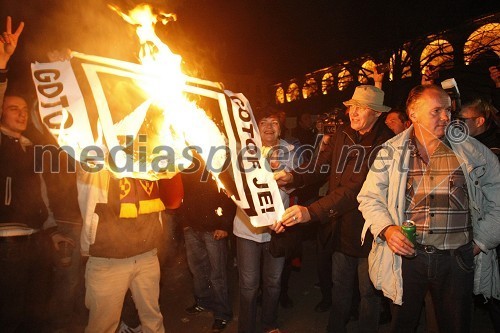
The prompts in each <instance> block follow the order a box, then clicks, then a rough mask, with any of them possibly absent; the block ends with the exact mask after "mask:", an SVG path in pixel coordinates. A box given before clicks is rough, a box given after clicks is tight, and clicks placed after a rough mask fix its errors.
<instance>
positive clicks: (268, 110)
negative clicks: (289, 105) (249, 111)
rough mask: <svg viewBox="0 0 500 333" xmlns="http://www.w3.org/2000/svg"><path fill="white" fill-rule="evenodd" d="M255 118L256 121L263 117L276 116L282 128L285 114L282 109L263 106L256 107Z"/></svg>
mask: <svg viewBox="0 0 500 333" xmlns="http://www.w3.org/2000/svg"><path fill="white" fill-rule="evenodd" d="M254 115H255V120H256V121H257V122H259V121H261V120H262V119H264V118H276V119H278V122H279V124H280V128H281V129H283V128H284V125H285V121H286V115H285V112H284V111H281V110H278V109H277V108H275V107H273V106H264V107H261V108H256V109H255V112H254Z"/></svg>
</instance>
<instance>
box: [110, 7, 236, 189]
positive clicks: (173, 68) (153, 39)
mask: <svg viewBox="0 0 500 333" xmlns="http://www.w3.org/2000/svg"><path fill="white" fill-rule="evenodd" d="M109 7H110V8H111V9H112V10H113V11H115V12H116V13H118V14H119V15H120V16H121V17H122V18H123V19H124V20H125V21H127V22H128V23H130V24H132V25H134V26H135V27H136V32H137V35H138V36H139V41H140V44H141V49H140V52H139V60H140V63H141V72H142V73H143V74H144V75H142V76H141V79H137V80H136V84H137V85H138V86H139V87H140V88H141V89H142V90H144V92H146V94H147V95H148V97H149V98H150V101H151V103H152V105H154V106H155V107H157V108H158V109H159V110H161V115H160V116H158V117H156V118H155V119H153V120H152V121H151V123H152V124H153V125H152V126H156V127H157V129H156V131H157V132H158V139H157V140H158V142H154V143H153V145H154V146H158V145H165V144H167V145H169V146H170V147H172V148H173V149H174V151H175V152H176V164H178V163H179V162H180V161H181V160H182V158H181V159H179V157H180V156H181V154H180V152H181V151H182V150H183V149H185V147H186V146H188V145H195V146H198V147H199V148H200V151H199V153H200V155H201V156H202V157H203V159H204V160H205V161H207V163H208V162H210V165H211V166H212V167H213V168H215V169H218V170H221V169H222V167H223V165H224V163H225V161H226V154H227V153H226V151H225V150H224V149H217V150H214V147H226V146H227V142H226V138H225V136H224V135H223V134H222V133H221V132H220V130H219V129H218V127H217V126H216V125H215V123H214V122H213V121H212V119H210V118H209V117H208V116H207V114H206V113H205V111H204V110H202V109H200V108H199V107H198V106H197V105H196V104H195V103H194V102H192V101H189V100H188V99H187V97H186V95H185V93H184V87H185V85H186V75H185V74H184V73H183V72H182V70H181V61H182V58H181V56H179V55H177V54H174V53H173V52H172V51H171V50H170V48H169V47H168V46H167V45H166V44H164V43H163V42H162V41H161V40H160V38H159V37H158V36H157V35H156V33H155V25H156V24H157V23H158V21H160V22H161V23H162V24H167V23H168V22H170V21H172V20H175V19H176V17H175V15H173V14H166V13H159V14H154V13H153V10H152V8H151V7H150V6H149V5H139V6H137V7H136V8H134V9H133V10H131V11H130V12H129V13H128V14H124V13H123V12H121V11H120V9H119V8H118V7H116V6H111V5H110V6H109ZM161 118H163V119H161ZM143 119H144V117H143ZM129 123H131V122H129ZM148 140H150V139H149V138H148ZM148 144H151V142H149V141H148ZM152 157H155V156H154V154H152V155H151V156H150V157H149V158H152ZM176 166H177V165H176ZM177 171H178V170H177ZM219 184H220V182H219Z"/></svg>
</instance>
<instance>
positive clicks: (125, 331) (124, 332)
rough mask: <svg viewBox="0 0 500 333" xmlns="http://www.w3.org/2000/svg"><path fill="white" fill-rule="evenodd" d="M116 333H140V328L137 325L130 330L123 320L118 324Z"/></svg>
mask: <svg viewBox="0 0 500 333" xmlns="http://www.w3.org/2000/svg"><path fill="white" fill-rule="evenodd" d="M116 333H142V326H141V325H139V326H137V327H136V328H132V327H130V326H128V325H127V324H125V323H124V322H123V320H122V321H121V322H120V327H118V331H116Z"/></svg>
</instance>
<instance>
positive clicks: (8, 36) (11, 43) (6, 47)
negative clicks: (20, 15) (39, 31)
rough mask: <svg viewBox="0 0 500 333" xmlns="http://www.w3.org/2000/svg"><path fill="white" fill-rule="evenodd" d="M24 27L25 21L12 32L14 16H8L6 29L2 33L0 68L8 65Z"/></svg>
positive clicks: (0, 40)
mask: <svg viewBox="0 0 500 333" xmlns="http://www.w3.org/2000/svg"><path fill="white" fill-rule="evenodd" d="M23 29H24V22H21V23H19V26H18V27H17V29H16V31H15V32H14V33H12V18H11V17H10V16H7V23H6V27H5V30H6V31H5V32H3V33H2V35H0V69H4V68H6V67H7V62H8V61H9V59H10V57H11V56H12V55H13V54H14V51H15V50H16V47H17V42H18V41H19V36H21V33H22V32H23Z"/></svg>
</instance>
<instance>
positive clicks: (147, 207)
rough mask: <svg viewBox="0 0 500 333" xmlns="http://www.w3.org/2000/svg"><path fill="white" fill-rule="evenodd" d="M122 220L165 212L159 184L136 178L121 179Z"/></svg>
mask: <svg viewBox="0 0 500 333" xmlns="http://www.w3.org/2000/svg"><path fill="white" fill-rule="evenodd" d="M119 186H120V218H135V217H137V216H138V215H139V214H149V213H156V212H161V211H162V210H165V206H164V205H163V202H162V201H161V199H160V189H159V187H158V182H156V181H149V180H144V179H136V178H122V179H120V183H119Z"/></svg>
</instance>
